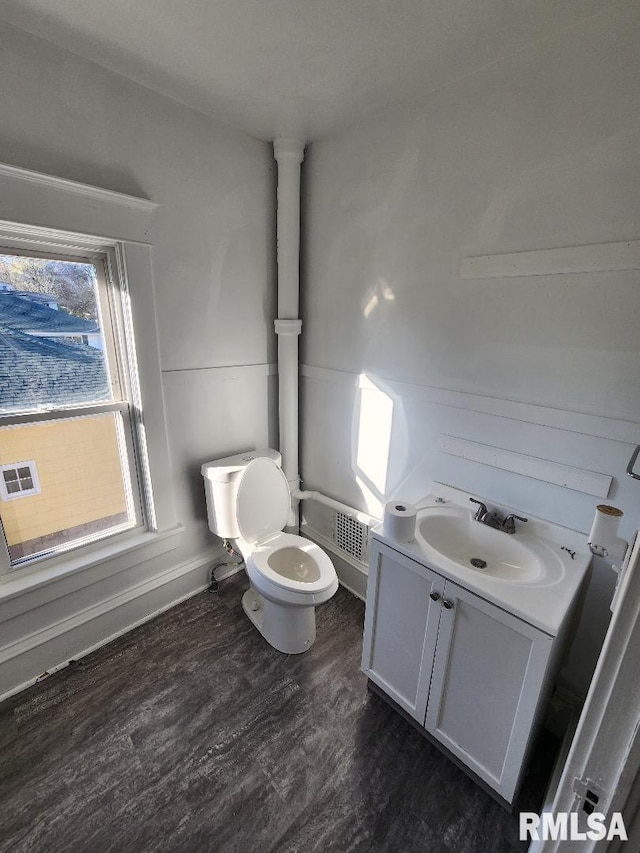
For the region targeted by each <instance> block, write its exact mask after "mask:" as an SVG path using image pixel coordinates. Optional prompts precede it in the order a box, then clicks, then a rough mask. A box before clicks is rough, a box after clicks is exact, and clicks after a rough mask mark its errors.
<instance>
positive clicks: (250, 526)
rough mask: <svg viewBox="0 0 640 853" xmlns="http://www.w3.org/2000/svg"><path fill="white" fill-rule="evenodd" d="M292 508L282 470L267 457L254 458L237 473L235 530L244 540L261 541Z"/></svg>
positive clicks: (283, 521) (279, 526)
mask: <svg viewBox="0 0 640 853" xmlns="http://www.w3.org/2000/svg"><path fill="white" fill-rule="evenodd" d="M290 509H291V495H290V493H289V483H288V482H287V478H286V477H285V474H284V471H283V470H282V468H280V466H279V465H276V463H275V462H274V461H273V459H270V458H269V457H267V456H258V457H257V458H256V459H253V460H252V461H251V462H249V464H248V465H247V467H246V468H245V470H244V471H243V472H242V474H241V475H240V482H239V484H238V492H237V495H236V519H237V522H238V530H239V531H240V535H241V537H242V539H244V541H245V542H248V543H249V544H250V545H253V544H254V543H255V542H261V541H262V540H263V539H267V538H268V537H269V536H272V535H273V534H275V533H278V532H279V531H281V530H282V528H283V527H284V526H285V525H286V523H287V520H288V518H289V511H290Z"/></svg>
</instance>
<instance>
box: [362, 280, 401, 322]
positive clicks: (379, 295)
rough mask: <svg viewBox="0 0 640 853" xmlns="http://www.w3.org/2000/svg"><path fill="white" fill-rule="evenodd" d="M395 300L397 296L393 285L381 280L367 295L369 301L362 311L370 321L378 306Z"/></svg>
mask: <svg viewBox="0 0 640 853" xmlns="http://www.w3.org/2000/svg"><path fill="white" fill-rule="evenodd" d="M395 299H396V295H395V293H394V292H393V288H392V287H391V285H390V284H389V283H388V282H387V281H386V280H385V279H384V278H379V279H378V281H377V283H376V284H375V285H374V286H373V287H372V288H371V290H370V291H369V293H368V294H367V300H366V302H365V305H364V308H363V309H362V313H363V314H364V317H365V319H369V317H370V316H371V314H373V312H374V310H375V309H376V307H377V306H378V305H380V304H383V303H384V302H395Z"/></svg>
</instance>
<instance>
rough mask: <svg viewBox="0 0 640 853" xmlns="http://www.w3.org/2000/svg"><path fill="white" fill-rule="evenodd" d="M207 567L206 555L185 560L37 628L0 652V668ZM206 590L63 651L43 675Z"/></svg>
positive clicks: (33, 678) (14, 688)
mask: <svg viewBox="0 0 640 853" xmlns="http://www.w3.org/2000/svg"><path fill="white" fill-rule="evenodd" d="M211 563H212V560H211V556H210V555H207V556H206V557H196V558H194V559H192V560H188V561H186V562H184V563H181V564H179V565H178V566H173V567H172V568H170V569H168V570H166V571H164V572H162V573H161V574H159V575H157V576H155V577H153V578H150V579H149V580H147V581H143V582H141V583H138V584H134V585H133V586H131V587H129V588H128V589H126V590H124V591H123V592H120V593H118V594H116V595H113V596H111V597H109V598H106V599H103V600H102V601H99V602H97V603H96V604H93V605H91V606H90V607H87V608H85V609H84V610H81V611H78V612H76V613H74V614H73V615H71V616H69V617H67V618H65V619H61V620H59V621H58V622H55V623H54V624H52V625H47V626H46V627H45V628H41V629H39V630H37V631H34V632H32V633H31V634H28V635H27V636H25V637H21V638H20V639H19V640H17V641H15V642H13V643H9V644H8V645H6V646H4V647H2V648H0V668H1V667H2V665H4V664H8V663H10V662H11V663H15V661H16V659H19V658H20V657H21V656H24V655H27V654H28V653H29V652H31V651H33V650H34V649H37V648H38V647H40V646H44V645H45V644H50V643H52V642H53V641H55V640H59V639H60V638H61V637H63V636H64V635H65V634H68V633H70V632H71V631H73V630H75V629H76V628H79V627H80V626H82V625H85V624H87V623H88V622H91V621H93V620H96V619H98V618H100V617H102V616H104V615H105V614H107V613H112V612H114V611H117V610H118V609H120V608H122V607H124V606H125V605H127V604H129V603H130V602H132V601H135V600H136V599H140V598H142V597H144V596H145V595H148V594H149V593H151V592H153V591H155V590H157V589H159V588H161V587H163V586H167V585H168V584H171V583H172V582H173V581H176V580H179V579H180V578H183V577H184V576H185V575H188V574H190V573H192V572H202V570H203V569H204V568H205V567H206V566H207V565H210V564H211ZM208 586H209V583H208V582H205V583H202V581H200V582H198V583H196V585H195V586H193V588H191V589H190V590H189V592H187V593H183V594H181V595H180V596H178V597H175V598H173V597H172V598H170V599H169V600H168V601H166V602H165V603H163V604H162V605H161V606H160V607H157V608H155V609H154V610H153V611H152V612H151V613H148V614H145V615H144V616H143V617H141V618H140V619H137V620H135V621H133V622H130V623H127V625H125V626H124V627H121V628H119V629H118V630H117V631H115V632H113V633H110V634H109V635H108V636H104V637H100V639H98V640H97V642H95V643H93V644H92V645H90V646H86V647H83V648H80V649H77V650H75V649H73V648H71V650H69V649H67V654H65V656H64V659H63V660H60V661H58V662H57V663H54V664H52V665H47V666H46V672H47V673H49V674H51V673H53V672H56V671H57V670H59V669H63V668H64V667H65V666H67V665H68V663H69V660H77V659H79V658H81V657H84V656H85V655H88V654H90V653H91V652H93V651H95V650H96V649H98V648H100V647H101V646H104V645H106V644H107V643H110V642H111V641H112V640H115V639H116V638H117V637H120V636H122V635H123V634H126V633H127V632H128V631H131V630H132V629H133V628H136V627H138V625H142V624H144V623H145V622H148V621H149V620H150V619H153V618H154V617H155V616H158V615H159V614H160V613H163V612H164V611H165V610H169V609H170V608H171V607H175V606H176V605H177V604H179V603H180V602H181V601H184V600H186V599H187V598H190V597H191V596H193V595H196V594H197V593H198V592H201V591H202V590H204V589H207V587H208ZM0 673H1V669H0ZM40 678H41V674H40V673H37V674H31V675H30V677H29V678H27V679H26V680H25V681H22V682H21V683H19V684H13V685H11V686H7V687H6V688H5V689H4V691H3V692H2V693H0V701H3V700H4V699H8V698H9V697H10V696H13V695H15V694H16V693H19V692H20V691H22V690H25V689H26V688H27V687H30V686H31V685H33V684H35V683H36V682H37V681H39V680H40Z"/></svg>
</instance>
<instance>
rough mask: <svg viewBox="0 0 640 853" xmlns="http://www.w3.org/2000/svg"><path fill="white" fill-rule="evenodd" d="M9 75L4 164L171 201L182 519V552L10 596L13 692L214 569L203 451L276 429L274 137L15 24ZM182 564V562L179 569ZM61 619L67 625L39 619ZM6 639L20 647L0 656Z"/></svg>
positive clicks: (171, 376)
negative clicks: (72, 585) (16, 599)
mask: <svg viewBox="0 0 640 853" xmlns="http://www.w3.org/2000/svg"><path fill="white" fill-rule="evenodd" d="M0 80H1V81H2V83H1V85H0V113H1V114H2V116H3V120H2V122H1V123H0V124H1V126H0V162H3V163H8V164H12V165H16V166H20V167H24V168H27V169H32V170H36V171H40V172H45V173H49V174H52V175H57V176H61V177H64V178H68V179H72V180H76V181H81V182H85V183H88V184H93V185H97V186H101V187H105V188H108V189H112V190H117V191H120V192H124V193H130V194H132V195H140V196H143V197H146V198H149V199H151V200H153V201H155V202H158V203H159V204H160V205H161V207H160V209H159V210H158V212H157V213H156V214H155V215H154V216H155V221H154V227H153V242H154V249H153V255H152V258H153V273H154V286H155V300H156V313H157V323H158V330H159V342H160V358H161V367H162V376H163V392H164V401H165V409H166V414H167V423H168V430H169V443H170V451H171V461H172V486H173V488H174V490H175V499H176V505H177V514H178V519H179V521H180V522H182V523H183V524H184V526H185V533H184V535H183V536H182V537H181V544H180V546H179V548H178V549H177V550H174V551H171V552H170V553H169V554H164V555H162V556H161V557H158V558H157V559H155V560H153V561H151V562H146V563H145V564H144V565H134V566H133V567H132V568H131V569H130V570H127V571H123V572H120V573H118V574H116V575H115V576H112V577H110V579H109V581H108V582H107V581H100V579H99V573H98V575H95V573H94V574H93V575H92V577H91V587H90V588H87V589H79V590H78V589H76V590H75V591H72V590H71V589H67V588H66V587H65V588H62V587H59V588H58V587H55V588H54V587H51V589H50V591H49V593H50V594H49V598H50V600H51V603H50V604H48V605H46V606H36V600H35V599H34V604H33V606H30V605H29V606H26V608H25V606H24V602H23V603H22V605H20V604H18V603H16V604H11V605H7V606H6V607H4V608H2V607H0V621H2V623H3V624H2V641H0V663H1V664H2V667H0V695H2V694H3V693H4V692H5V691H6V690H9V689H12V688H13V687H14V686H16V684H19V683H23V682H26V681H28V679H29V678H30V677H32V676H33V675H38V674H39V673H40V672H42V670H43V669H47V668H51V667H53V666H55V665H57V664H58V663H61V662H62V661H63V660H65V659H68V658H69V657H72V656H74V655H77V654H78V653H80V652H81V651H82V650H83V649H86V648H88V647H89V646H91V645H93V644H95V643H97V642H99V641H101V639H104V638H105V637H107V636H109V635H110V634H112V633H114V632H116V631H117V630H120V629H122V628H124V627H126V626H127V625H128V624H131V623H132V622H134V621H136V620H138V619H141V618H144V617H145V615H147V614H148V613H150V612H152V611H153V610H156V609H158V608H159V607H162V606H165V605H166V604H168V603H169V602H170V601H172V600H174V599H177V598H179V597H181V596H184V595H186V594H188V593H189V592H190V591H192V590H194V589H197V588H198V587H199V586H201V585H202V584H203V583H204V582H205V581H206V579H207V565H208V564H210V563H211V562H213V561H214V560H215V559H216V557H218V556H219V551H218V546H217V545H216V540H215V539H214V537H213V536H212V535H211V534H210V533H209V531H208V528H207V524H206V512H205V503H204V492H203V488H202V481H201V478H200V473H199V470H200V465H201V463H202V462H203V461H207V460H209V459H211V458H214V457H216V456H220V455H226V454H227V453H233V452H237V451H240V450H243V449H245V448H247V447H255V446H260V445H264V444H266V443H268V442H269V440H270V439H271V440H272V441H273V440H274V439H275V435H276V434H275V431H274V418H275V413H276V410H277V403H276V401H275V399H274V396H273V391H274V388H273V385H274V382H275V377H274V376H273V375H272V374H273V368H272V363H273V362H274V361H275V339H274V335H273V323H272V320H273V317H274V316H275V275H274V269H275V254H274V252H275V240H274V228H275V223H274V214H273V207H274V164H273V155H272V151H271V147H270V146H269V145H267V144H266V143H263V142H259V141H257V140H255V139H252V138H251V137H249V136H247V135H245V134H242V133H240V132H236V131H234V130H232V129H229V128H227V127H226V126H224V125H222V124H219V123H217V122H215V121H213V120H211V119H209V118H206V117H204V116H202V115H200V114H198V113H196V112H194V111H192V110H190V109H187V108H185V107H183V106H181V105H179V104H177V103H176V102H174V101H171V100H169V99H167V98H164V97H162V96H159V95H156V94H154V93H152V92H150V91H149V90H147V89H144V88H142V87H139V86H137V85H135V84H133V83H130V82H128V81H127V80H125V79H124V78H122V77H119V76H117V75H114V74H112V73H109V72H106V71H104V70H102V69H100V68H98V67H97V66H94V65H92V64H91V63H89V62H86V61H85V60H82V59H80V58H78V57H76V56H74V55H72V54H70V53H67V52H65V51H62V50H60V49H58V48H56V47H54V46H53V45H51V44H49V43H47V42H44V41H41V40H39V39H36V38H34V37H32V36H29V35H26V34H25V33H22V32H21V31H19V30H14V29H13V28H11V27H8V26H6V25H3V27H2V28H0ZM130 285H131V287H132V289H133V288H135V281H132V282H130ZM134 321H135V317H134ZM180 566H184V567H185V572H186V574H184V573H183V574H181V573H180V570H179V569H178V570H177V571H176V572H173V570H174V569H175V568H176V567H180ZM167 572H169V574H166V573H167ZM172 572H173V574H172ZM154 579H155V580H157V582H158V584H160V583H162V586H161V587H159V586H158V587H157V588H154V582H155V581H154ZM142 582H144V583H147V582H148V587H141V588H140V589H139V590H138V591H139V596H138V592H135V590H136V589H138V587H136V584H140V583H142ZM54 586H55V585H54ZM127 590H133V592H132V595H134V596H138V597H137V598H135V600H133V602H129V603H128V604H127V606H126V607H124V606H123V607H119V608H116V609H114V610H113V611H110V610H108V611H107V612H106V613H105V614H102V615H100V616H99V618H98V616H97V615H96V618H93V616H92V613H93V611H88V610H87V608H91V607H92V606H93V605H94V604H96V603H100V602H101V601H105V602H107V604H108V602H114V603H115V604H117V603H118V602H120V601H121V599H120V598H119V596H122V595H123V594H124V596H125V598H126V597H127V595H126V593H127ZM0 593H1V589H0ZM0 603H1V601H0ZM115 604H114V606H115ZM105 606H106V605H105ZM79 613H84V614H85V615H87V619H85V621H84V622H83V624H82V627H77V626H76V622H77V620H76V621H74V619H76V616H77V614H79ZM89 617H91V618H89ZM53 625H58V626H59V627H60V630H59V632H58V633H59V634H60V636H59V637H58V635H57V634H56V631H55V630H54V631H53V636H49V635H48V634H46V633H43V634H39V633H38V632H42V631H45V632H46V630H48V629H49V628H50V627H51V626H53ZM74 626H76V627H74ZM38 637H42V640H43V642H42V644H41V643H39V640H38ZM56 637H58V638H57V639H56ZM29 638H31V640H30V641H29V642H30V643H31V646H33V648H32V649H31V651H30V652H29V656H28V657H22V658H21V657H20V656H19V655H18V652H20V651H21V649H22V645H21V643H22V642H23V640H24V641H27V640H29ZM45 640H46V643H45V642H44V641H45ZM34 643H35V645H34ZM28 644H29V643H27V645H28ZM9 647H11V649H14V650H15V652H16V655H18V656H17V657H13V658H11V655H9V659H7V660H5V658H6V655H5V656H4V657H3V654H2V652H3V650H5V651H6V650H7V649H9ZM7 654H9V652H7ZM11 654H12V653H11ZM16 679H18V680H16ZM20 679H22V680H21V681H20Z"/></svg>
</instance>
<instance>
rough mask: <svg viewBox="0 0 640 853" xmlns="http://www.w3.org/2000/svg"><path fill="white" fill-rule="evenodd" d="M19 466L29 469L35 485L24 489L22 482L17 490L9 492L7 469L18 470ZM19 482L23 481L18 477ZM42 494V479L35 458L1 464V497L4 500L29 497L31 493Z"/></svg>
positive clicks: (30, 477)
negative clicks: (6, 479)
mask: <svg viewBox="0 0 640 853" xmlns="http://www.w3.org/2000/svg"><path fill="white" fill-rule="evenodd" d="M19 468H28V469H29V479H30V480H31V482H32V483H33V486H32V487H31V488H30V489H23V488H22V484H21V485H20V489H19V491H17V492H9V491H8V490H7V484H6V481H5V477H4V472H5V471H16V473H17V471H18V469H19ZM18 482H21V478H20V477H18ZM39 494H40V480H39V479H38V468H37V465H36V463H35V461H34V460H33V459H27V460H26V461H23V462H10V463H8V464H5V465H0V498H2V500H3V501H15V500H19V499H20V498H28V497H29V496H30V495H39Z"/></svg>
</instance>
